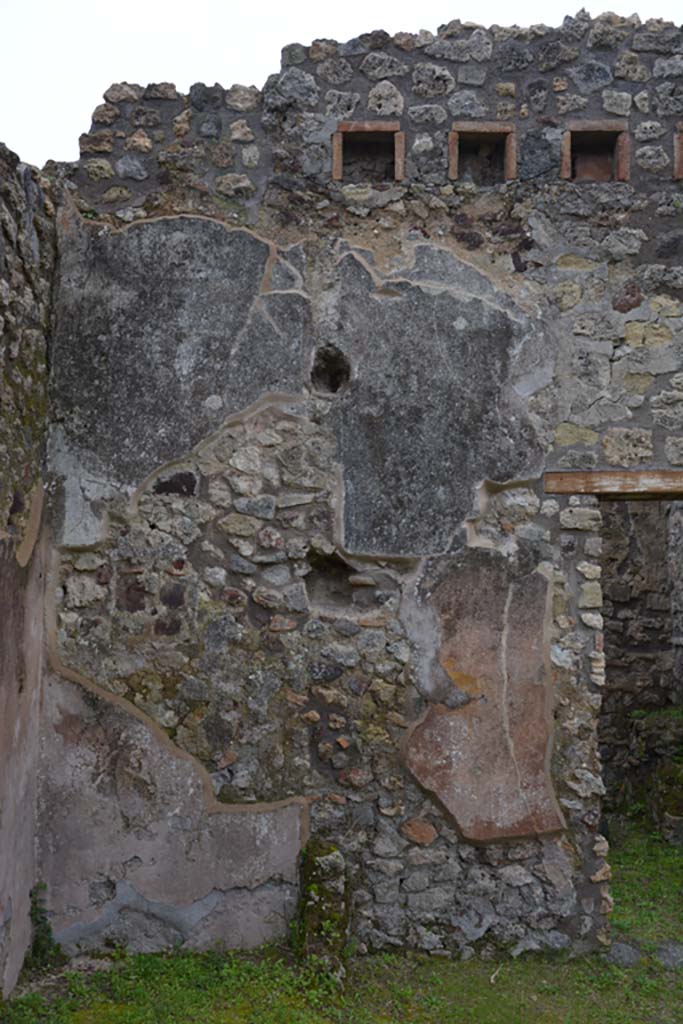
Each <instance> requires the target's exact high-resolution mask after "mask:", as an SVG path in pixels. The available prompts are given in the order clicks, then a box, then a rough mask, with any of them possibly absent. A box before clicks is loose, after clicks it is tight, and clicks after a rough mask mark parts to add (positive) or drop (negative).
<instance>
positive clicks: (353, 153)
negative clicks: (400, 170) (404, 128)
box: [343, 132, 394, 182]
mask: <svg viewBox="0 0 683 1024" xmlns="http://www.w3.org/2000/svg"><path fill="white" fill-rule="evenodd" d="M343 170H344V181H351V182H363V181H372V182H379V181H393V180H394V137H393V135H390V134H389V132H348V133H347V134H346V135H345V136H344V163H343Z"/></svg>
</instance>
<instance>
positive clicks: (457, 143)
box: [332, 121, 683, 185]
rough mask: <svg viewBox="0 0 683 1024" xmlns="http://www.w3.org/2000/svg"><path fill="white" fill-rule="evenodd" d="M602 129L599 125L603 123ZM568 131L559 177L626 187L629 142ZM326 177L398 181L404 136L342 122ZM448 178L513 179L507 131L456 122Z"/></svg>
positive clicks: (609, 131)
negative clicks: (623, 183)
mask: <svg viewBox="0 0 683 1024" xmlns="http://www.w3.org/2000/svg"><path fill="white" fill-rule="evenodd" d="M603 125H604V122H603ZM607 125H608V126H606V127H603V126H602V125H601V126H594V125H591V126H590V127H589V126H588V125H587V124H584V125H583V126H582V127H581V128H570V129H568V130H567V131H565V132H564V135H563V137H562V149H561V161H560V177H561V178H565V179H569V180H571V181H628V180H629V170H630V140H629V136H628V132H626V131H625V130H624V129H623V127H622V126H621V125H620V124H617V126H614V123H613V122H612V124H611V125H610V123H609V122H608V123H607ZM675 149H676V152H675V156H674V178H675V179H682V178H683V133H679V134H678V135H676V141H675ZM332 177H333V179H334V180H335V181H345V182H350V183H367V182H370V183H380V182H389V181H402V180H403V178H404V177H405V134H404V133H403V132H402V131H400V125H399V123H398V122H397V121H375V122H373V121H360V122H358V121H343V122H342V123H341V124H340V125H339V126H338V130H337V131H336V132H335V134H334V135H333V136H332ZM448 177H449V178H450V179H451V180H458V181H469V182H472V183H473V184H475V185H496V184H499V183H501V182H505V181H510V180H511V179H514V178H516V177H517V139H516V134H515V131H514V129H513V127H512V126H511V125H506V124H498V123H495V122H493V123H491V122H487V123H484V124H481V123H479V124H477V123H472V122H459V123H456V124H454V125H453V130H452V131H450V132H449V133H448Z"/></svg>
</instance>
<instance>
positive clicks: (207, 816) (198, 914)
mask: <svg viewBox="0 0 683 1024" xmlns="http://www.w3.org/2000/svg"><path fill="white" fill-rule="evenodd" d="M45 708H46V715H45V727H44V729H43V733H42V737H41V739H42V752H41V753H42V763H43V767H44V782H43V787H42V790H41V797H40V808H41V829H40V861H41V872H42V875H43V878H44V879H45V881H46V882H47V884H48V886H49V889H50V893H51V911H52V924H53V928H54V931H55V936H56V939H57V941H58V942H60V943H63V945H64V946H65V948H66V949H67V950H69V951H73V950H76V949H89V948H99V947H101V946H102V944H103V943H104V942H106V941H110V942H118V943H121V944H124V945H126V946H128V947H129V948H131V949H134V950H138V951H150V950H153V949H161V948H164V947H166V946H169V945H176V944H182V945H184V946H186V947H188V948H199V949H205V948H208V947H210V946H214V945H220V946H229V947H235V946H237V947H248V948H251V947H253V946H257V945H259V944H261V943H263V942H266V941H270V940H272V939H274V938H279V937H281V936H282V935H284V934H285V933H286V930H287V924H288V921H289V918H290V916H291V914H292V913H293V910H294V906H295V901H296V876H297V858H298V854H299V850H300V848H301V844H302V841H303V839H304V835H305V820H306V818H305V808H303V807H302V806H301V805H299V804H297V803H289V804H286V805H282V806H272V807H270V808H268V807H265V808H256V807H249V806H248V805H245V806H243V807H241V808H237V809H235V810H234V811H232V812H231V811H230V809H229V808H227V807H224V806H221V805H216V804H214V803H210V802H208V801H207V799H206V794H205V792H204V780H203V778H202V776H201V773H200V772H199V771H198V769H197V768H196V767H194V766H193V765H192V763H191V760H190V759H188V758H181V757H179V756H178V754H177V753H176V752H174V751H173V750H172V747H171V745H170V744H168V743H164V742H163V741H161V740H160V738H159V737H158V736H156V735H155V733H154V731H153V730H152V729H151V728H150V726H149V725H148V724H146V723H144V722H143V721H141V720H140V719H139V718H138V719H132V718H131V716H130V713H128V712H126V710H125V709H122V708H121V707H120V706H118V705H114V704H112V703H111V702H109V701H108V700H106V699H102V697H98V696H97V695H95V694H94V693H93V692H92V691H90V692H89V691H87V690H85V691H84V689H83V688H82V686H80V685H78V684H75V683H73V682H68V681H66V680H63V679H60V678H59V677H58V676H55V675H50V676H49V677H48V681H47V686H46V691H45ZM55 765H59V766H60V767H59V771H55V770H54V767H53V766H55Z"/></svg>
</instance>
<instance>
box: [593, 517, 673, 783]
mask: <svg viewBox="0 0 683 1024" xmlns="http://www.w3.org/2000/svg"><path fill="white" fill-rule="evenodd" d="M602 507H603V517H604V531H603V539H604V548H603V557H602V566H603V573H604V587H603V590H604V596H605V602H604V606H603V614H604V616H605V655H606V658H607V682H606V686H605V698H604V702H603V707H602V712H601V716H600V744H601V754H602V761H603V765H604V768H605V773H604V778H605V784H606V786H607V789H608V794H609V796H610V798H611V802H612V803H614V802H618V801H619V797H620V796H622V797H625V798H633V792H634V789H637V787H638V783H642V782H643V781H644V779H643V773H642V772H639V771H638V769H639V768H641V767H643V768H645V769H647V767H648V761H649V760H651V757H652V751H648V750H646V749H644V748H643V745H642V744H641V743H639V742H638V732H639V729H640V725H639V723H640V721H641V719H642V717H643V716H645V715H647V713H648V712H652V711H656V710H658V709H662V708H669V707H671V705H672V702H673V699H674V650H673V644H672V636H673V622H672V614H671V583H670V579H669V558H668V552H669V543H668V539H669V538H668V515H669V503H668V502H660V501H623V502H619V501H613V502H605V503H604V504H603V506H602ZM650 767H651V765H650Z"/></svg>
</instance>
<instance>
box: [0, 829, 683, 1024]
mask: <svg viewBox="0 0 683 1024" xmlns="http://www.w3.org/2000/svg"><path fill="white" fill-rule="evenodd" d="M610 859H611V862H612V864H613V867H614V885H613V893H614V896H615V903H616V905H615V912H614V916H613V924H614V929H615V934H621V933H624V934H626V935H628V936H629V937H630V938H631V939H637V940H638V941H639V942H641V943H642V944H643V948H644V949H645V950H646V951H647V949H648V948H649V944H653V943H656V942H658V941H663V940H666V939H676V940H679V941H680V939H681V922H682V921H683V870H682V868H683V853H682V852H681V851H678V850H676V849H674V848H673V847H669V846H667V845H666V844H664V843H662V842H661V840H658V839H657V837H656V836H653V835H648V834H647V833H644V832H643V831H642V826H641V827H639V826H637V825H635V824H632V823H630V824H626V825H625V826H623V827H622V828H621V829H620V831H619V834H618V836H617V839H616V842H615V844H614V849H613V851H612V854H611V858H610ZM50 984H51V986H52V990H51V994H50V995H49V996H48V995H46V994H43V995H40V994H35V993H33V994H27V995H23V996H20V997H18V998H17V999H15V1000H14V1001H13V1002H12V1003H11V1004H9V1005H7V1006H5V1007H4V1009H3V1008H2V1007H0V1022H1V1024H593V1022H594V1024H683V971H679V972H667V971H664V970H663V969H662V968H661V967H659V966H657V964H656V963H655V961H653V960H652V959H649V958H647V957H645V958H644V959H643V961H642V963H641V965H640V966H638V967H637V968H634V969H631V970H628V971H625V970H622V969H620V968H618V967H615V966H613V965H610V964H608V963H607V962H606V961H605V960H604V958H602V957H600V956H592V957H578V958H576V959H573V960H572V959H570V958H568V957H567V956H565V955H559V956H526V957H522V958H520V959H519V960H511V959H504V960H499V961H495V962H491V961H482V960H470V961H468V962H466V963H457V962H452V961H448V960H441V959H436V958H430V957H423V956H422V957H421V956H414V955H375V956H370V957H364V958H357V959H356V960H355V961H353V963H352V964H351V966H350V969H349V978H348V983H347V985H346V988H345V991H344V992H343V993H342V992H340V990H339V989H338V987H337V986H336V985H335V983H334V982H332V981H331V980H329V979H327V978H326V976H325V975H324V974H323V973H321V972H320V970H319V969H317V968H316V964H315V963H309V965H308V966H307V967H305V968H297V967H295V966H294V965H293V964H292V963H291V962H290V961H289V958H288V957H287V955H286V954H285V952H284V951H283V950H280V951H278V950H275V949H268V950H262V951H261V952H260V953H259V954H255V955H248V954H220V953H173V954H146V955H138V956H126V955H125V954H120V955H118V956H117V957H116V958H115V959H114V962H113V965H112V966H111V969H110V970H109V971H106V972H105V971H101V972H97V973H95V974H92V975H88V976H84V975H78V974H74V973H69V972H68V971H67V972H62V973H61V974H59V975H57V976H56V977H55V979H54V980H53V981H51V982H50Z"/></svg>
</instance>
